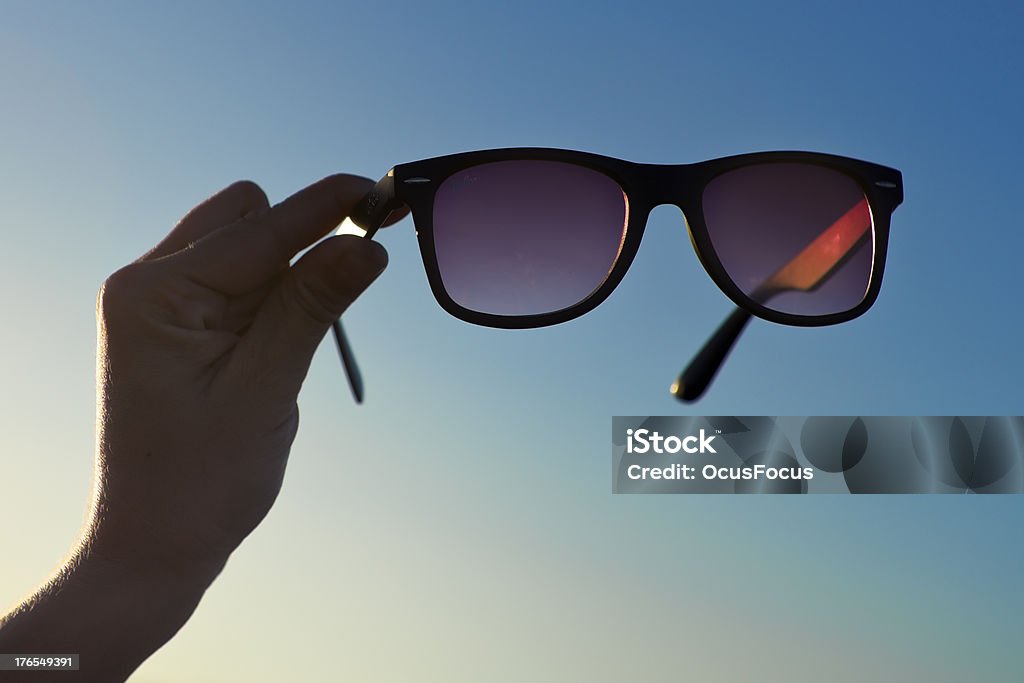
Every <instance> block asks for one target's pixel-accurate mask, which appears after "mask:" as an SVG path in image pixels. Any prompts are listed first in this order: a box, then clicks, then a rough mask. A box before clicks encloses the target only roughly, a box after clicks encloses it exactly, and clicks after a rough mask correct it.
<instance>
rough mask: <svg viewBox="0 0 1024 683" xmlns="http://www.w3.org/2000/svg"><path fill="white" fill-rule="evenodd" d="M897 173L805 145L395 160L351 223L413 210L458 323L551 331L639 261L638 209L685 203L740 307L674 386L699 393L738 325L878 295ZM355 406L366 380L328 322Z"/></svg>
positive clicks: (372, 225) (701, 252) (699, 243)
mask: <svg viewBox="0 0 1024 683" xmlns="http://www.w3.org/2000/svg"><path fill="white" fill-rule="evenodd" d="M902 201H903V179H902V176H901V174H900V172H899V171H897V170H896V169H893V168H887V167H885V166H879V165H878V164H873V163H869V162H866V161H859V160H856V159H849V158H845V157H840V156H833V155H830V154H820V153H816V152H759V153H754V154H742V155H738V156H731V157H725V158H722V159H713V160H710V161H703V162H700V163H695V164H681V165H661V164H640V163H634V162H629V161H623V160H620V159H613V158H610V157H605V156H600V155H597V154H590V153H587V152H576V151H569V150H559V149H539V148H522V149H498V150H489V151H478V152H467V153H464V154H453V155H449V156H443V157H437V158H434V159H424V160H422V161H414V162H411V163H408V164H400V165H398V166H395V167H394V168H393V169H392V170H390V171H388V173H387V175H386V176H384V178H382V179H381V180H380V181H379V182H378V183H377V184H376V186H375V187H374V188H373V189H372V190H371V191H370V192H369V193H368V194H367V195H366V196H365V197H364V198H363V199H362V200H361V201H360V203H359V204H358V205H357V207H356V208H355V210H354V211H353V213H352V216H351V217H350V220H351V221H352V222H353V223H355V224H356V225H357V226H358V227H360V228H362V229H364V230H365V231H366V237H367V238H372V237H373V236H374V234H375V233H376V231H377V229H378V228H380V227H381V226H382V225H384V224H385V223H386V222H387V221H388V216H389V215H391V214H392V213H393V212H401V211H404V210H406V209H409V210H411V212H412V216H413V221H414V222H415V227H416V236H417V239H418V240H419V244H420V251H421V253H422V256H423V265H424V267H425V268H426V273H427V280H428V281H429V283H430V288H431V290H432V291H433V293H434V296H435V297H436V299H437V302H438V303H439V304H440V305H441V307H442V308H443V309H444V310H446V311H448V312H449V313H451V314H452V315H454V316H455V317H457V318H459V319H461V320H465V321H466V322H470V323H475V324H477V325H486V326H490V327H500V328H520V329H521V328H532V327H544V326H546V325H555V324H558V323H563V322H566V321H568V320H572V319H573V318H577V317H579V316H581V315H583V314H584V313H586V312H588V311H590V310H591V309H593V308H595V307H596V306H598V305H600V304H601V302H603V301H604V300H605V299H607V298H608V296H609V295H610V294H611V293H612V291H613V290H614V289H615V287H616V285H618V284H619V282H620V281H621V280H622V278H623V276H624V275H625V274H626V271H627V270H628V269H629V265H630V263H632V262H633V258H634V257H635V256H636V253H637V250H638V249H639V247H640V240H641V238H642V237H643V233H644V227H645V225H646V224H647V217H648V215H649V214H650V212H651V210H652V209H653V208H654V207H656V206H659V205H661V204H674V205H676V206H678V207H679V208H680V209H682V211H683V214H684V216H685V219H686V225H687V228H688V231H689V236H690V241H691V243H692V244H693V247H694V250H695V251H696V252H697V257H698V258H699V260H700V262H701V264H702V265H703V266H704V269H705V270H706V271H707V273H708V275H710V276H711V279H712V280H714V282H715V284H717V285H718V287H719V288H720V289H721V290H722V292H724V293H725V295H726V296H728V297H729V298H730V299H731V300H732V301H733V303H735V304H736V306H737V309H736V311H735V312H733V313H732V314H731V315H730V316H729V317H728V318H727V319H726V320H725V322H723V323H722V325H721V326H720V327H719V328H718V330H717V331H715V333H714V334H713V335H712V336H711V337H710V339H709V340H708V342H707V343H706V344H705V345H704V347H703V348H702V349H701V350H700V351H699V352H698V353H697V354H696V356H695V357H694V358H693V360H692V361H691V362H690V364H689V365H688V366H687V367H686V369H684V370H683V372H682V373H681V374H680V376H679V378H678V379H677V380H676V381H675V382H674V383H673V384H672V389H671V391H672V393H673V394H674V395H675V396H676V397H678V398H679V399H680V400H683V401H687V402H689V401H695V400H696V399H698V398H699V397H700V396H701V395H702V394H703V393H704V391H705V390H706V389H707V387H708V386H709V385H710V383H711V381H712V380H713V379H714V377H715V374H716V373H717V372H718V369H719V368H720V367H721V365H722V363H723V361H724V360H725V358H726V356H728V354H729V351H730V350H731V349H732V347H733V345H734V344H735V342H736V340H737V339H738V338H739V335H740V334H741V333H742V331H743V329H744V327H745V326H746V324H747V323H748V322H749V320H750V318H751V316H756V317H758V318H763V319H764V320H769V321H771V322H775V323H782V324H785V325H796V326H804V327H812V326H820V325H833V324H836V323H841V322H845V321H847V320H852V319H853V318H856V317H857V316H859V315H861V314H863V313H864V312H865V311H866V310H867V309H868V308H870V307H871V305H872V304H873V303H874V302H875V299H876V298H877V297H878V292H879V289H880V288H881V285H882V273H883V271H884V269H885V253H886V247H887V244H888V241H889V222H890V218H891V215H892V212H893V211H894V210H895V208H896V207H897V206H899V204H900V203H901V202H902ZM334 336H335V340H336V341H337V344H338V350H339V353H340V355H341V359H342V363H343V364H344V366H345V370H346V372H347V374H348V378H349V384H350V386H351V388H352V392H353V395H354V396H355V398H356V401H357V402H361V401H362V397H363V381H362V377H361V375H360V373H359V369H358V366H357V365H356V362H355V357H354V355H353V353H352V349H351V346H350V345H349V342H348V340H347V338H346V336H345V332H344V329H343V328H342V326H341V323H340V321H338V322H336V323H335V325H334Z"/></svg>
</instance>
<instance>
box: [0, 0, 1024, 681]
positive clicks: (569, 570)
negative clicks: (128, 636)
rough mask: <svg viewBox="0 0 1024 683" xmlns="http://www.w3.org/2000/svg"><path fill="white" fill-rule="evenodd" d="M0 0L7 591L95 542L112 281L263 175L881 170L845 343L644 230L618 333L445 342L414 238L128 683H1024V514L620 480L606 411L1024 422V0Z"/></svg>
mask: <svg viewBox="0 0 1024 683" xmlns="http://www.w3.org/2000/svg"><path fill="white" fill-rule="evenodd" d="M924 7H925V5H922V4H921V3H872V4H864V5H857V6H854V5H852V4H851V3H821V2H813V3H811V2H809V3H800V4H792V3H786V4H780V3H770V6H769V4H766V3H756V2H735V3H695V4H693V5H692V6H689V5H685V6H684V5H683V4H681V3H667V2H666V3H618V4H616V6H614V7H609V8H604V7H600V6H597V5H595V4H584V3H559V2H553V1H551V0H549V1H547V2H544V3H515V4H514V6H509V7H496V6H495V4H494V3H475V4H474V3H467V2H457V3H456V2H431V3H407V2H397V1H395V2H387V3H359V4H355V3H344V4H339V3H288V4H287V6H284V4H283V3H282V4H281V6H280V7H278V8H272V7H270V6H269V5H268V4H264V3H260V4H259V5H258V6H257V4H256V3H240V2H239V3H205V2H204V3H199V2H194V3H184V2H183V3H173V4H171V3H162V4H161V6H156V3H146V6H142V4H141V3H128V2H122V3H70V2H49V3H38V2H0V230H2V231H3V232H2V235H3V241H4V243H5V244H6V248H5V250H4V252H3V253H4V255H5V257H6V258H5V263H4V267H3V268H2V269H0V285H2V286H0V311H2V312H3V319H4V328H3V332H4V341H3V349H4V353H3V354H2V355H0V381H2V386H3V391H2V392H0V420H2V423H0V424H2V429H0V542H2V543H3V551H2V552H0V558H2V559H0V602H2V603H4V605H8V604H11V603H13V602H15V601H16V600H18V599H19V598H20V597H21V596H23V595H24V594H26V593H27V592H28V591H30V590H31V589H32V587H33V586H34V585H35V584H36V583H37V582H38V581H40V580H41V579H42V578H44V577H45V575H46V573H47V572H48V571H49V570H50V569H51V568H52V567H53V566H54V565H55V564H56V563H57V562H58V561H59V560H60V558H61V557H62V554H63V553H64V552H65V551H66V550H67V548H68V547H69V546H70V545H71V543H72V542H73V540H74V538H75V536H76V534H77V533H78V530H79V526H80V525H81V522H82V520H83V517H84V514H85V506H86V502H87V500H88V494H89V487H90V478H91V465H92V463H91V456H92V444H93V415H94V388H93V370H94V365H93V364H94V358H95V355H94V354H95V350H94V342H95V325H94V318H93V316H94V303H95V295H96V290H97V288H98V286H99V284H100V283H101V282H102V280H103V279H104V277H106V275H108V274H109V273H110V272H112V271H114V270H116V269H117V268H118V267H119V266H121V265H123V264H124V263H127V262H129V261H131V260H133V259H135V258H136V257H137V256H138V255H140V254H141V253H143V252H145V251H146V250H147V249H148V248H149V247H150V246H152V245H153V244H154V243H156V242H157V241H158V240H159V239H160V238H161V237H162V236H163V235H164V234H165V232H166V231H167V230H168V229H169V228H170V226H171V225H173V223H174V222H175V221H176V220H177V219H178V218H179V217H180V216H181V215H182V214H183V213H184V212H185V211H187V210H188V209H189V208H190V207H191V206H193V205H194V204H196V203H197V202H198V201H200V200H201V199H203V198H204V197H206V196H208V195H209V194H211V193H212V192H214V191H216V190H217V189H219V188H221V187H222V186H224V185H227V184H228V183H230V182H231V181H233V180H236V179H239V178H251V179H253V180H255V181H257V182H259V183H260V184H261V185H262V186H263V187H264V189H265V190H266V191H267V193H268V194H269V196H270V197H271V199H272V200H279V199H281V198H283V197H285V196H286V195H287V194H289V193H291V192H292V191H294V190H296V189H298V188H300V187H302V186H304V185H306V184H308V183H310V182H312V181H314V180H316V179H317V178H319V177H321V176H323V175H326V174H328V173H332V172H338V171H345V172H354V173H362V174H364V175H368V176H373V177H377V176H379V175H381V174H382V173H384V172H385V171H386V170H387V169H388V168H389V167H390V166H392V165H393V164H395V163H400V162H403V161H411V160H414V159H420V158H425V157H430V156H436V155H440V154H447V153H452V152H458V151H465V150H472V149H486V148H491V147H501V146H518V145H536V146H555V147H565V148H572V149H584V150H589V151H594V152H599V153H603V154H608V155H612V156H617V157H621V158H626V159H632V160H636V161H648V162H666V163H670V162H687V161H696V160H700V159H706V158H713V157H718V156H724V155H728V154H733V153H741V152H748V151H756V150H766V149H787V148H790V149H809V150H818V151H826V152H832V153H837V154H844V155H848V156H854V157H859V158H863V159H868V160H872V161H876V162H879V163H883V164H886V165H891V166H895V167H897V168H899V169H901V170H902V171H903V173H904V179H905V185H906V201H905V203H904V204H903V206H901V207H900V208H899V209H898V210H897V212H896V214H895V215H894V217H893V227H892V237H891V243H890V251H889V259H888V264H887V270H886V279H885V283H884V285H883V288H882V292H881V296H880V298H879V300H878V303H877V304H876V305H875V307H874V308H873V309H872V310H871V311H870V312H869V313H868V314H867V315H865V316H864V317H862V318H860V319H858V320H856V321H853V322H850V323H847V324H844V325H841V326H836V327H832V328H822V329H794V328H786V327H782V326H777V325H771V324H768V323H764V322H755V323H754V324H752V325H751V327H750V329H749V330H748V332H747V334H746V335H745V337H744V339H743V340H742V342H741V344H740V345H739V346H738V347H737V349H736V351H735V352H734V354H733V355H732V357H731V358H730V360H729V362H728V364H727V365H726V367H725V370H724V371H723V373H722V375H721V376H720V377H719V379H718V381H717V382H716V383H715V385H714V386H713V387H712V389H711V391H710V393H709V394H708V396H707V398H706V399H705V400H704V401H702V402H701V403H699V404H698V405H696V406H693V407H684V406H682V405H681V404H678V403H676V402H675V401H674V399H672V398H671V397H670V396H669V394H668V390H667V389H668V385H669V383H670V382H671V380H672V379H673V378H674V377H675V375H676V373H678V371H679V370H680V368H681V367H682V366H683V365H684V364H685V362H686V360H687V359H688V358H689V356H690V354H691V353H692V352H693V351H694V350H696V349H697V348H698V347H699V346H700V344H701V343H703V341H704V339H705V338H706V336H707V335H708V333H709V332H710V331H711V330H712V329H713V328H714V327H715V326H716V325H717V324H718V323H719V321H720V320H721V318H722V317H723V316H724V315H726V314H727V313H728V312H729V310H730V304H729V302H728V301H727V299H726V298H725V296H724V295H723V294H721V293H720V292H719V291H718V289H717V288H716V287H715V285H714V284H713V283H712V282H711V281H710V279H709V278H708V277H707V275H706V274H705V273H704V272H703V270H702V269H701V267H700V265H699V264H698V262H697V259H696V257H695V256H694V254H693V251H692V249H691V247H690V245H689V241H688V239H687V237H686V233H685V226H684V222H683V219H682V216H681V215H680V214H679V212H678V211H677V210H676V209H674V208H673V207H662V208H659V209H657V210H656V211H655V212H654V213H653V214H652V217H651V221H650V223H649V225H648V229H647V233H646V234H645V237H644V244H643V245H642V246H641V249H640V253H639V255H638V256H637V259H636V261H635V262H634V264H633V266H632V268H631V271H630V273H629V274H628V275H627V277H626V279H625V280H624V282H623V283H622V285H621V286H620V287H619V289H618V290H617V291H616V292H615V293H614V294H613V295H612V297H611V298H610V299H609V300H608V301H607V302H606V303H605V304H603V305H602V306H601V307H600V308H599V309H597V310H595V311H594V312H592V313H590V314H588V315H587V316H585V317H584V318H581V319H578V320H576V321H573V322H571V323H568V324H565V325H561V326H557V327H553V328H548V329H543V330H534V331H500V330H491V329H486V328H482V327H474V326H471V325H468V324H465V323H462V322H460V321H458V320H455V319H454V318H451V317H450V316H448V315H447V314H446V313H444V312H443V311H442V310H441V309H440V308H439V307H438V306H437V304H436V303H435V302H434V300H433V297H432V295H431V294H430V291H429V289H428V286H427V283H426V278H425V276H424V274H423V267H422V263H421V261H420V256H419V252H418V248H417V246H416V243H415V239H414V237H413V234H412V230H411V225H410V224H409V223H408V222H407V223H403V224H402V225H400V226H399V227H396V228H394V229H393V230H389V231H387V232H386V233H384V234H382V235H381V236H380V241H381V242H382V243H383V244H384V245H385V246H386V247H387V248H388V250H389V252H390V255H391V265H390V267H389V269H388V271H387V272H386V273H385V274H384V276H382V278H381V279H380V280H378V282H377V283H376V284H375V285H374V286H373V287H372V288H371V290H370V291H369V292H368V293H367V294H366V295H365V296H364V297H363V298H362V299H361V300H360V301H359V302H358V303H357V304H356V305H355V306H354V307H353V308H352V310H351V312H350V313H349V314H347V315H346V321H347V323H348V327H349V330H350V332H351V335H352V339H353V342H354V344H355V345H356V351H357V354H358V356H359V359H360V362H361V365H362V368H363V373H364V376H365V378H366V381H367V396H368V401H367V403H366V404H365V405H364V406H362V407H358V408H357V407H356V406H355V405H353V403H352V401H351V398H350V397H349V396H348V393H347V388H346V387H345V385H344V380H343V377H342V375H341V372H340V368H339V367H338V363H337V359H336V357H335V354H334V351H333V349H332V348H331V347H330V345H329V344H324V346H323V347H322V348H321V351H320V354H319V355H318V357H317V359H316V360H315V362H314V366H313V369H312V371H311V374H310V378H309V380H308V381H307V385H306V387H305V388H304V390H303V394H302V397H301V399H300V405H301V409H302V415H303V425H302V428H301V431H300V435H299V437H298V440H297V442H296V444H295V447H294V449H293V452H292V460H291V463H290V465H289V474H288V478H287V480H286V482H285V487H284V490H283V492H282V495H281V497H280V499H279V500H278V503H277V505H276V507H275V508H274V510H273V512H272V513H271V515H270V517H269V518H268V519H267V520H266V522H265V523H264V524H263V525H262V526H261V527H260V528H259V529H258V530H257V531H256V532H255V533H254V534H253V535H252V536H251V537H250V538H249V539H248V540H247V541H246V542H245V544H243V546H242V547H241V548H240V549H239V550H238V551H237V552H236V554H235V556H234V557H233V558H232V560H231V562H230V563H229V565H228V567H227V569H226V571H225V573H224V575H223V576H222V577H221V579H220V580H219V581H218V582H217V583H216V584H215V585H214V587H213V588H212V589H211V590H210V591H209V593H208V594H207V596H206V598H205V600H204V602H203V603H202V605H201V606H200V608H199V610H198V612H197V613H196V615H195V616H194V617H193V619H192V621H191V622H189V624H188V625H187V626H186V627H185V628H184V629H183V631H182V632H181V633H180V634H179V636H178V637H177V638H176V639H175V640H174V641H172V643H171V644H169V645H168V646H167V647H166V648H164V649H163V650H162V651H160V652H159V653H158V654H157V655H155V656H154V657H153V658H152V659H151V660H150V661H149V662H147V663H146V664H145V665H144V666H143V667H142V668H141V669H140V670H139V672H138V673H137V674H136V675H135V676H134V677H133V679H132V680H133V681H137V682H138V683H164V682H170V681H186V680H187V681H200V682H203V681H229V680H230V681H234V680H238V681H242V680H245V681H254V682H263V681H280V680H286V679H292V680H365V681H408V680H427V681H433V680H437V681H456V680H467V681H470V680H472V681H481V680H486V681H523V680H538V681H574V680H580V681H604V680H608V681H611V680H623V679H629V680H637V681H676V680H680V679H682V678H689V679H691V680H702V681H730V682H731V681H747V680H753V679H755V678H757V679H761V680H763V679H767V680H774V679H775V675H774V673H775V672H778V674H779V678H780V679H781V678H784V679H785V680H789V681H819V680H823V679H825V678H828V679H831V680H836V681H863V680H886V681H903V680H929V681H937V682H938V681H962V680H979V681H1010V680H1018V678H1017V676H1018V675H1019V671H1020V670H1021V669H1022V667H1024V655H1022V651H1021V649H1020V647H1019V643H1018V640H1019V633H1020V632H1021V631H1022V630H1024V616H1022V614H1024V598H1022V597H1021V596H1022V595H1024V593H1022V592H1021V591H1020V576H1021V575H1022V574H1024V551H1022V550H1021V543H1020V540H1019V539H1020V532H1019V526H1020V522H1021V518H1022V513H1024V502H1022V499H1021V498H1020V497H1008V498H996V497H992V498H987V497H973V496H972V497H968V498H964V497H948V498H941V497H891V498H882V497H868V496H865V497H830V496H814V497H809V498H789V499H771V498H768V497H761V498H742V497H732V496H730V497H716V498H713V499H710V498H690V497H684V496H612V495H611V494H610V490H611V481H610V466H609V465H610V460H609V458H610V429H611V421H610V416H612V415H649V414H678V413H684V412H692V413H695V414H710V415H715V414H726V415H733V414H738V415H743V414H768V415H775V414H793V415H811V414H826V415H827V414H897V415H915V414H925V415H927V414H940V415H942V414H961V415H963V414H1020V412H1021V410H1022V404H1021V392H1020V385H1021V379H1022V377H1024V364H1022V362H1021V359H1020V345H1021V338H1022V332H1024V324H1022V322H1021V320H1022V318H1021V316H1020V314H1019V308H1020V306H1019V302H1020V298H1021V294H1022V292H1024V284H1022V282H1021V275H1020V273H1021V261H1020V254H1021V252H1022V250H1024V229H1022V228H1024V225H1022V221H1021V217H1020V216H1021V209H1020V206H1019V198H1020V194H1021V189H1022V180H1024V175H1022V172H1021V168H1022V166H1021V161H1020V160H1021V158H1022V155H1024V133H1022V127H1021V121H1022V120H1024V112H1022V103H1024V95H1022V93H1024V90H1022V88H1021V86H1020V74H1021V73H1024V53H1022V51H1021V49H1020V38H1019V32H1020V29H1021V26H1022V25H1024V10H1022V9H1021V6H1020V5H1019V4H1016V3H1010V2H1001V3H995V2H978V3H971V6H970V7H969V8H968V7H966V6H964V3H949V2H934V3H927V5H926V7H927V9H924Z"/></svg>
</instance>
